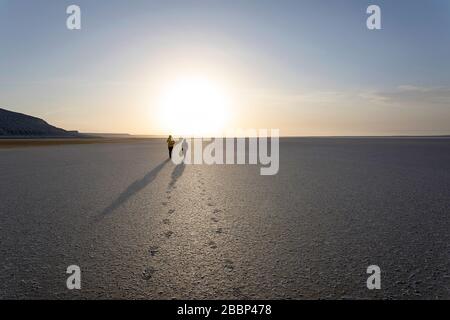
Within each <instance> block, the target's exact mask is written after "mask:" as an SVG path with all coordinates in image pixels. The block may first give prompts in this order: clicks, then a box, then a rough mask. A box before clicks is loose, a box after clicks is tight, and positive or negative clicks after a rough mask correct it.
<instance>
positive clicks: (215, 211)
mask: <svg viewBox="0 0 450 320" xmlns="http://www.w3.org/2000/svg"><path fill="white" fill-rule="evenodd" d="M219 212H222V210H220V209H214V211H213V213H219Z"/></svg>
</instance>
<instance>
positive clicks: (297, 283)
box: [0, 138, 450, 299]
mask: <svg viewBox="0 0 450 320" xmlns="http://www.w3.org/2000/svg"><path fill="white" fill-rule="evenodd" d="M166 153H167V150H166V146H165V143H164V141H162V140H156V139H155V140H148V141H141V142H132V141H129V142H126V143H114V144H85V145H59V146H41V147H32V148H13V149H10V148H9V149H0V299H11V298H13V299H15V298H31V299H43V298H48V299H80V298H81V299H96V298H106V299H109V298H113V299H117V298H124V299H172V298H177V299H268V298H271V299H316V298H323V299H335V298H338V299H342V298H343V299H350V298H356V299H359V298H374V299H381V298H387V299H389V298H393V299H394V298H397V299H398V298H400V299H418V298H423V299H437V298H439V299H443V298H445V299H449V298H450V232H449V231H450V139H446V138H376V139H374V138H373V139H372V138H311V139H309V138H303V139H300V138H298V139H282V140H281V143H280V171H279V174H278V175H276V176H261V175H260V174H259V169H260V167H259V166H255V165H236V166H220V165H214V166H207V165H197V166H192V165H188V166H178V167H177V166H175V165H174V164H173V163H172V162H168V161H165V160H166V157H167V155H166ZM69 265H78V266H80V268H81V272H82V290H79V291H77V290H74V291H69V290H68V289H67V288H66V279H67V277H68V275H67V274H66V268H67V267H68V266H69ZM369 265H378V266H380V268H381V272H382V274H381V285H382V289H381V290H375V291H369V290H368V289H367V287H366V280H367V277H368V276H369V275H368V274H366V271H367V267H368V266H369Z"/></svg>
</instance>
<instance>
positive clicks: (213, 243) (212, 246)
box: [208, 240, 217, 249]
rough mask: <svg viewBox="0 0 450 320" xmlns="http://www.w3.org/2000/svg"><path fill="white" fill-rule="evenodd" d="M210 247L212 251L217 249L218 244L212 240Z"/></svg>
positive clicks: (209, 243)
mask: <svg viewBox="0 0 450 320" xmlns="http://www.w3.org/2000/svg"><path fill="white" fill-rule="evenodd" d="M208 246H209V247H210V248H211V249H217V244H216V243H215V242H214V241H212V240H211V241H209V242H208Z"/></svg>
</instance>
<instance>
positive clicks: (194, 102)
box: [159, 77, 230, 137]
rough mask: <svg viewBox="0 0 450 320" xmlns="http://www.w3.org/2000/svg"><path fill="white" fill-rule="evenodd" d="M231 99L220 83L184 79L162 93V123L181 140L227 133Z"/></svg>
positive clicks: (169, 85) (180, 79)
mask: <svg viewBox="0 0 450 320" xmlns="http://www.w3.org/2000/svg"><path fill="white" fill-rule="evenodd" d="M229 100H230V99H229V96H227V94H226V93H225V91H224V90H223V88H222V87H221V86H219V85H218V84H217V83H214V82H212V81H211V80H209V79H207V78H203V77H183V78H178V79H176V80H174V81H173V82H170V83H169V84H168V85H167V86H166V88H164V89H163V90H162V94H161V98H160V103H159V104H160V105H159V108H160V119H161V121H162V123H163V125H164V128H165V129H166V130H167V131H168V132H170V133H171V134H174V135H178V136H197V137H199V136H203V137H207V136H214V135H217V134H221V133H222V132H223V130H224V129H225V125H226V123H227V120H228V117H229V107H230V101H229Z"/></svg>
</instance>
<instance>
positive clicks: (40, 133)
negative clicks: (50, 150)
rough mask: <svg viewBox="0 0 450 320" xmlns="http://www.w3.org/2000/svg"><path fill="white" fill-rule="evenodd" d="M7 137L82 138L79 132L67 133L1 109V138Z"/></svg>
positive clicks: (41, 121)
mask: <svg viewBox="0 0 450 320" xmlns="http://www.w3.org/2000/svg"><path fill="white" fill-rule="evenodd" d="M6 137H24V138H27V137H30V138H33V137H45V138H47V137H48V138H51V137H55V138H59V137H67V138H70V137H73V138H75V137H82V135H81V134H79V133H78V131H66V130H64V129H60V128H57V127H54V126H52V125H49V124H48V123H47V122H45V121H44V120H42V119H39V118H36V117H32V116H28V115H26V114H22V113H17V112H12V111H8V110H5V109H1V108H0V138H6Z"/></svg>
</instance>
